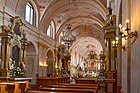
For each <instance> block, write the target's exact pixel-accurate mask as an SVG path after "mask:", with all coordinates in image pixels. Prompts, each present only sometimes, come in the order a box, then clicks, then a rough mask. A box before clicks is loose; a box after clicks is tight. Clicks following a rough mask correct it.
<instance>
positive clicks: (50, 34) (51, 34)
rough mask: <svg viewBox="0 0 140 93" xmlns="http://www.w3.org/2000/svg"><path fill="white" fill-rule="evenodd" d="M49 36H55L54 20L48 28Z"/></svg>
mask: <svg viewBox="0 0 140 93" xmlns="http://www.w3.org/2000/svg"><path fill="white" fill-rule="evenodd" d="M47 36H49V37H50V38H52V39H54V38H55V27H54V23H53V21H52V22H51V24H50V25H49V26H48V29H47Z"/></svg>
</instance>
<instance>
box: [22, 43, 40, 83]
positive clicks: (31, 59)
mask: <svg viewBox="0 0 140 93" xmlns="http://www.w3.org/2000/svg"><path fill="white" fill-rule="evenodd" d="M26 52H27V55H26V64H25V66H26V71H27V73H26V74H27V76H28V77H32V83H35V76H36V72H37V69H35V67H37V59H38V57H37V55H36V48H35V46H34V44H33V43H32V42H30V43H29V44H28V45H27V49H26Z"/></svg>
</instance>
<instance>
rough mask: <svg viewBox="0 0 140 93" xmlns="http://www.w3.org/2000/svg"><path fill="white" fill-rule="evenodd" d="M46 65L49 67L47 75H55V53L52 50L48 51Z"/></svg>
mask: <svg viewBox="0 0 140 93" xmlns="http://www.w3.org/2000/svg"><path fill="white" fill-rule="evenodd" d="M46 63H47V65H48V67H47V75H49V76H50V75H54V74H55V72H54V71H55V62H54V52H53V50H51V49H48V50H47V53H46Z"/></svg>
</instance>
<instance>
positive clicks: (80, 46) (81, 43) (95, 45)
mask: <svg viewBox="0 0 140 93" xmlns="http://www.w3.org/2000/svg"><path fill="white" fill-rule="evenodd" d="M70 49H71V50H72V52H76V53H79V54H80V55H81V56H83V57H84V58H86V57H87V55H88V53H89V52H90V51H95V52H96V53H97V54H99V53H100V52H101V51H102V50H103V48H102V45H101V43H100V42H99V41H98V40H96V39H95V38H92V37H81V38H79V39H78V40H76V41H75V42H74V43H73V45H72V47H71V48H70Z"/></svg>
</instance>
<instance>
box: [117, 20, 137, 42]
mask: <svg viewBox="0 0 140 93" xmlns="http://www.w3.org/2000/svg"><path fill="white" fill-rule="evenodd" d="M119 28H120V32H121V34H122V38H124V39H125V40H128V39H131V40H132V41H131V44H130V45H132V44H133V43H134V42H135V41H136V39H137V37H138V32H137V31H134V32H130V30H131V29H130V28H129V20H128V19H127V20H126V28H124V27H122V25H121V24H120V25H119Z"/></svg>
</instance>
